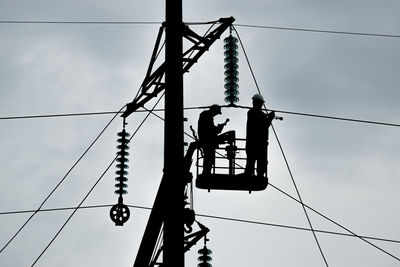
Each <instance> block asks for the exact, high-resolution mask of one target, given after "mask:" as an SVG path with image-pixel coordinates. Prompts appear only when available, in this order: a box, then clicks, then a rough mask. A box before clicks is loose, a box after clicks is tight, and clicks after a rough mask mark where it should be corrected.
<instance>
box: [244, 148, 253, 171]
mask: <svg viewBox="0 0 400 267" xmlns="http://www.w3.org/2000/svg"><path fill="white" fill-rule="evenodd" d="M246 154H247V156H246V157H247V160H246V169H245V171H244V172H245V173H246V174H247V175H254V165H255V163H256V155H255V154H254V152H253V151H251V150H249V149H246Z"/></svg>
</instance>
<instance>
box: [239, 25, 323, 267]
mask: <svg viewBox="0 0 400 267" xmlns="http://www.w3.org/2000/svg"><path fill="white" fill-rule="evenodd" d="M233 29H234V30H235V32H236V35H237V37H238V39H239V43H240V46H241V48H242V50H243V54H244V56H245V58H246V62H247V65H248V67H249V69H250V72H251V75H252V76H253V81H254V83H255V85H256V88H257V91H258V93H259V94H261V90H260V87H259V86H258V83H257V79H256V77H255V75H254V72H253V69H252V67H251V64H250V60H249V58H248V56H247V53H246V50H245V48H244V45H243V42H242V40H241V38H240V36H239V33H238V32H237V30H236V28H235V27H233ZM264 108H265V109H266V106H265V103H264ZM271 126H272V129H273V131H274V134H275V138H276V140H277V142H278V144H279V148H280V150H281V153H282V156H283V159H284V161H285V163H286V167H287V169H288V171H289V175H290V178H291V179H292V182H293V185H294V188H295V189H296V193H297V196H298V198H299V200H300V203H301V204H302V203H303V200H302V198H301V195H300V191H299V189H298V187H297V184H296V182H295V180H294V177H293V174H292V171H291V169H290V167H289V163H288V160H287V158H286V155H285V153H284V151H283V148H282V145H281V143H280V141H279V139H278V136H277V134H276V132H275V129H274V126H273V125H272V124H271ZM302 208H303V211H304V214H305V216H306V219H307V222H308V225H309V226H310V229H311V232H312V234H313V236H314V239H315V243H316V244H317V247H318V250H319V252H320V254H321V256H322V259H323V260H324V263H325V265H326V267H328V266H329V265H328V261H327V260H326V257H325V254H324V252H323V250H322V247H321V245H320V243H319V241H318V238H317V235H316V234H315V231H314V228H313V225H312V223H311V220H310V217H309V215H308V213H307V210H306V208H305V207H304V205H303V204H302Z"/></svg>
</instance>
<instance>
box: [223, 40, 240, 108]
mask: <svg viewBox="0 0 400 267" xmlns="http://www.w3.org/2000/svg"><path fill="white" fill-rule="evenodd" d="M237 42H238V39H237V38H236V37H234V36H232V33H231V34H230V35H229V36H228V37H226V38H225V39H224V43H225V45H224V50H225V52H224V56H225V60H224V61H225V66H224V67H225V72H224V74H225V79H224V81H225V85H224V88H225V102H227V103H230V105H234V104H235V103H236V102H238V101H239V98H238V97H237V96H238V95H239V91H238V89H239V85H238V82H239V78H238V75H239V71H238V68H239V65H238V64H237V63H238V62H239V59H238V57H237V56H238V52H237V49H238V46H237V44H236V43H237Z"/></svg>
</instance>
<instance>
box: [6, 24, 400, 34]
mask: <svg viewBox="0 0 400 267" xmlns="http://www.w3.org/2000/svg"><path fill="white" fill-rule="evenodd" d="M217 22H218V21H209V22H188V23H186V24H187V25H203V24H211V23H217ZM161 23H162V22H161V21H62V20H53V21H51V20H0V24H78V25H79V24H81V25H160V24H161ZM234 26H237V27H244V28H258V29H269V30H283V31H299V32H313V33H326V34H342V35H358V36H371V37H385V38H400V35H397V34H383V33H368V32H350V31H335V30H322V29H310V28H296V27H281V26H268V25H255V24H234Z"/></svg>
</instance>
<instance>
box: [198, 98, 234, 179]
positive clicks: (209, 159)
mask: <svg viewBox="0 0 400 267" xmlns="http://www.w3.org/2000/svg"><path fill="white" fill-rule="evenodd" d="M220 114H222V113H221V107H220V106H219V105H212V106H211V107H210V108H209V109H208V110H205V111H203V112H201V113H200V116H199V121H198V126H197V131H198V134H199V147H200V148H202V149H203V155H204V158H203V174H205V175H208V174H211V169H212V166H213V165H214V164H215V149H216V148H218V144H221V143H223V142H224V140H223V138H220V137H219V136H218V134H219V133H220V132H221V131H222V129H223V128H224V126H225V124H226V122H227V121H228V120H227V121H226V122H225V123H222V124H218V125H217V126H216V125H215V124H214V117H215V116H216V115H220Z"/></svg>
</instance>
